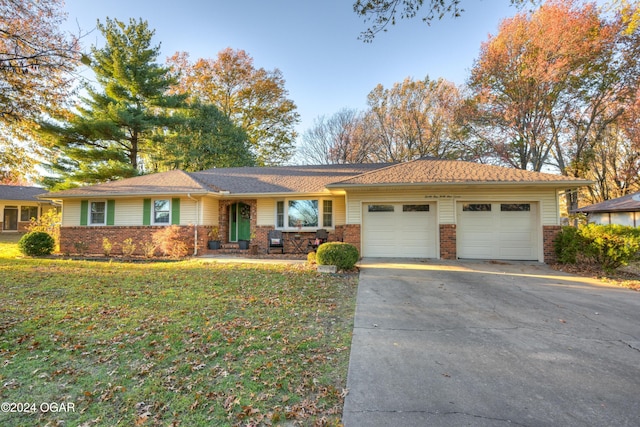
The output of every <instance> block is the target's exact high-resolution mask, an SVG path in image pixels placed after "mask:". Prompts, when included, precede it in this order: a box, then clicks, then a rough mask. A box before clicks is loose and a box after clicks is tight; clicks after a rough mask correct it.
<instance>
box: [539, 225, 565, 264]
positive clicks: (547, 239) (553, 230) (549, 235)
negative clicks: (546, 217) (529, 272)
mask: <svg viewBox="0 0 640 427" xmlns="http://www.w3.org/2000/svg"><path fill="white" fill-rule="evenodd" d="M560 231H562V226H561V225H543V226H542V239H543V242H542V245H543V248H544V249H543V250H544V262H545V263H546V264H555V263H556V261H557V258H556V248H555V240H556V237H558V234H559V233H560Z"/></svg>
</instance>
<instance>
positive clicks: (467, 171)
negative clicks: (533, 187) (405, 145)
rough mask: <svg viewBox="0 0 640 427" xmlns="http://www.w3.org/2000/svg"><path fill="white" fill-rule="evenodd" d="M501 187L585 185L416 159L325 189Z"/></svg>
mask: <svg viewBox="0 0 640 427" xmlns="http://www.w3.org/2000/svg"><path fill="white" fill-rule="evenodd" d="M473 183H482V184H492V183H496V184H501V183H523V184H524V183H536V184H543V183H557V184H567V185H569V184H572V185H587V184H589V181H586V180H582V179H576V178H570V177H566V176H562V175H555V174H550V173H541V172H532V171H527V170H522V169H514V168H507V167H501V166H493V165H485V164H479V163H471V162H462V161H458V160H433V159H417V160H413V161H410V162H406V163H398V164H394V165H391V166H388V167H386V168H383V169H379V170H375V171H372V172H369V173H366V174H362V175H358V176H356V177H353V178H349V179H346V180H343V181H341V182H337V183H333V184H331V185H330V186H329V187H332V188H340V187H348V186H367V185H369V186H376V185H406V184H473Z"/></svg>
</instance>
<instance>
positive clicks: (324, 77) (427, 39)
mask: <svg viewBox="0 0 640 427" xmlns="http://www.w3.org/2000/svg"><path fill="white" fill-rule="evenodd" d="M352 4H353V2H352V1H350V0H316V1H313V2H312V1H309V0H209V1H207V0H182V1H175V0H171V1H169V0H108V1H87V0H66V4H65V10H66V12H67V13H68V21H67V24H66V26H67V28H68V29H70V30H75V31H76V32H77V30H78V27H80V28H81V29H82V30H83V31H85V32H87V31H89V30H92V29H94V28H95V24H96V21H97V20H98V19H99V20H101V21H102V22H104V20H105V18H106V17H107V16H108V17H110V18H117V19H119V20H124V21H125V22H128V20H129V18H135V19H138V18H142V19H144V20H146V21H148V23H149V26H150V28H153V29H155V31H156V37H155V39H154V42H155V43H156V44H157V43H161V46H162V47H161V49H162V55H161V57H160V58H159V60H160V61H162V62H164V60H165V58H166V57H168V56H171V55H172V54H173V53H175V52H176V51H186V52H188V53H189V54H190V57H191V59H192V60H195V59H197V58H215V57H216V55H217V53H218V52H219V51H220V50H222V49H224V48H226V47H231V48H233V49H244V50H245V51H247V52H248V53H249V55H251V56H252V57H253V58H254V65H255V66H256V67H263V68H265V69H269V70H271V69H274V68H278V69H280V70H281V71H282V73H283V76H284V78H285V80H286V88H287V90H288V91H289V97H290V98H291V99H292V100H293V101H294V102H295V103H296V105H297V106H298V112H299V113H300V116H301V123H300V125H299V126H298V127H297V130H298V132H299V133H302V132H304V131H305V130H306V129H308V128H309V127H311V126H312V125H313V120H314V119H315V118H317V117H318V116H321V115H326V116H330V115H332V114H334V113H336V112H337V111H339V110H340V109H342V108H356V109H359V110H362V109H365V107H366V97H367V94H368V93H369V92H370V91H371V90H372V89H373V88H374V87H375V86H376V85H377V84H378V83H381V84H382V85H384V86H385V87H391V86H392V85H393V84H394V83H396V82H401V81H402V80H404V79H405V78H406V77H413V78H415V79H422V78H424V77H425V76H427V75H428V76H429V77H430V78H431V79H437V78H439V77H442V78H445V79H447V80H450V81H452V82H454V83H456V84H459V85H461V84H464V82H465V80H466V79H467V77H468V75H469V71H470V69H471V67H472V65H473V61H474V59H475V58H477V56H478V53H479V51H480V45H481V43H482V42H483V41H486V40H487V38H488V35H489V34H490V33H491V34H495V33H496V32H497V28H498V25H499V23H500V21H501V20H502V19H504V18H505V17H508V16H512V15H514V14H515V13H517V10H516V9H515V8H514V7H512V6H510V2H509V0H464V1H463V5H464V8H465V13H464V14H463V15H462V17H461V18H457V19H451V18H445V19H444V20H442V21H436V22H433V23H432V24H431V26H427V25H426V24H423V23H421V22H420V21H419V20H417V19H416V20H412V21H400V22H399V23H398V24H397V25H396V26H394V27H390V30H389V32H387V33H382V34H379V35H378V36H377V37H376V39H375V40H374V42H373V43H364V42H362V41H361V40H358V35H359V33H360V31H362V30H364V29H365V28H366V24H365V23H364V22H363V20H362V19H361V18H360V17H358V16H356V14H355V13H354V12H353V8H352ZM84 44H85V45H86V48H87V50H88V47H89V46H90V45H92V44H97V45H99V46H101V45H102V44H103V40H102V39H101V37H100V34H99V33H98V32H97V31H94V32H93V33H91V34H90V35H88V36H87V37H86V38H85V39H84Z"/></svg>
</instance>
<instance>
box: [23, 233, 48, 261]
mask: <svg viewBox="0 0 640 427" xmlns="http://www.w3.org/2000/svg"><path fill="white" fill-rule="evenodd" d="M55 244H56V242H55V240H54V239H53V237H51V236H50V235H49V234H48V233H45V232H44V231H32V232H30V233H27V234H25V235H24V236H22V237H21V238H20V240H19V241H18V248H19V249H20V252H22V253H23V254H25V255H28V256H43V255H49V254H50V253H52V252H53V249H54V248H55Z"/></svg>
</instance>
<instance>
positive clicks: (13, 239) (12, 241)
mask: <svg viewBox="0 0 640 427" xmlns="http://www.w3.org/2000/svg"><path fill="white" fill-rule="evenodd" d="M23 235H24V234H23V233H0V259H1V258H7V259H13V258H16V257H18V256H21V255H22V254H21V253H20V251H19V250H18V245H17V243H18V240H20V238H21V237H22V236H23Z"/></svg>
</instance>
